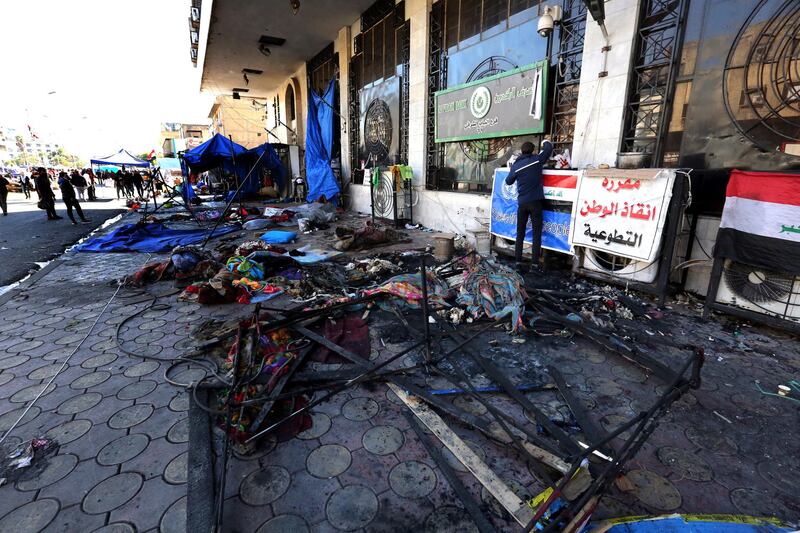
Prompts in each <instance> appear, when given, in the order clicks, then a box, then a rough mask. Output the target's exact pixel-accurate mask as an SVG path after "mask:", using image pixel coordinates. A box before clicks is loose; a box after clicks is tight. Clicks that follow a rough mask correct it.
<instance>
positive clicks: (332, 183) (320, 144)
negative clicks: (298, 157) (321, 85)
mask: <svg viewBox="0 0 800 533" xmlns="http://www.w3.org/2000/svg"><path fill="white" fill-rule="evenodd" d="M335 91H336V86H335V84H334V80H333V79H331V81H330V83H328V88H327V89H325V92H324V93H323V94H322V95H321V96H320V95H318V94H316V92H314V90H313V89H311V88H309V91H308V120H307V126H306V181H307V182H308V196H307V197H306V200H308V201H309V202H314V201H316V200H318V199H319V197H320V196H323V195H324V196H325V198H327V199H328V200H333V198H334V197H335V196H336V195H338V194H339V192H340V191H339V184H338V183H337V182H336V177H335V176H334V175H333V170H332V169H331V150H332V149H333V109H331V107H330V106H331V105H332V104H333V102H334V99H335V98H334V96H335ZM323 100H324V101H325V102H327V104H326V103H324V102H323Z"/></svg>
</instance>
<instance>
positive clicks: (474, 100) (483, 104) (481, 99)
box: [469, 87, 492, 118]
mask: <svg viewBox="0 0 800 533" xmlns="http://www.w3.org/2000/svg"><path fill="white" fill-rule="evenodd" d="M491 107H492V93H491V92H489V89H487V88H486V87H478V88H477V89H475V90H474V91H472V96H470V97H469V110H470V112H471V113H472V116H473V117H475V118H483V117H485V116H486V114H487V113H488V112H489V109H490V108H491Z"/></svg>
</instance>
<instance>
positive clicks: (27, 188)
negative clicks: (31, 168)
mask: <svg viewBox="0 0 800 533" xmlns="http://www.w3.org/2000/svg"><path fill="white" fill-rule="evenodd" d="M19 186H20V188H21V189H22V194H24V195H25V198H26V199H28V200H30V198H31V179H30V178H29V177H28V176H27V175H26V174H20V176H19Z"/></svg>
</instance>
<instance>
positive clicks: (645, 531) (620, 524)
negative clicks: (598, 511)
mask: <svg viewBox="0 0 800 533" xmlns="http://www.w3.org/2000/svg"><path fill="white" fill-rule="evenodd" d="M609 522H610V523H603V522H601V523H599V524H593V525H590V526H588V527H587V528H585V529H584V531H592V532H598V533H751V532H752V533H755V532H759V533H782V532H785V531H793V530H792V529H790V528H784V527H781V526H778V525H776V524H775V523H771V522H774V521H771V520H770V521H768V520H766V519H759V518H754V517H750V516H733V515H670V516H660V517H654V518H647V517H638V518H637V517H631V518H630V519H625V518H617V519H613V520H610V521H609Z"/></svg>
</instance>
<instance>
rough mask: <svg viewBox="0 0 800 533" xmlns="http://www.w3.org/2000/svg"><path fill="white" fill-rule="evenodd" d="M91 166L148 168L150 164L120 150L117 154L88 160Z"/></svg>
mask: <svg viewBox="0 0 800 533" xmlns="http://www.w3.org/2000/svg"><path fill="white" fill-rule="evenodd" d="M90 164H92V165H114V166H117V167H149V166H150V162H149V161H144V160H142V159H139V158H138V157H134V156H132V155H131V153H130V152H128V151H127V150H124V149H120V150H119V151H118V152H117V153H115V154H111V155H110V156H107V157H98V158H97V159H92V160H90Z"/></svg>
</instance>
